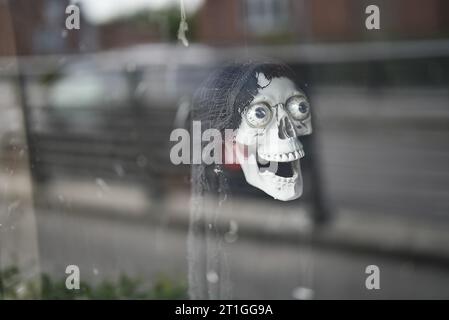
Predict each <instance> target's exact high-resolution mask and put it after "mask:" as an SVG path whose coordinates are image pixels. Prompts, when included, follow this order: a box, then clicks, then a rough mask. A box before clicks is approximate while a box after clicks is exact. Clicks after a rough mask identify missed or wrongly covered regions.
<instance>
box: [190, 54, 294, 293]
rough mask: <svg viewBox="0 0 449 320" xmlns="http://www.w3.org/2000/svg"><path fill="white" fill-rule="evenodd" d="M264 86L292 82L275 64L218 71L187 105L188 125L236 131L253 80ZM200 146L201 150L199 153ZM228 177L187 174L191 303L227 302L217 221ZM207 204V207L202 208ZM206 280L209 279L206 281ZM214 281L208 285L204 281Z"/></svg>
mask: <svg viewBox="0 0 449 320" xmlns="http://www.w3.org/2000/svg"><path fill="white" fill-rule="evenodd" d="M258 73H263V74H264V76H265V78H266V79H267V80H268V81H270V80H271V79H273V78H276V77H287V78H290V79H294V75H293V72H292V70H291V69H290V68H289V67H288V66H286V65H285V64H282V63H278V62H272V61H270V62H257V61H247V62H236V63H232V64H229V65H226V66H224V67H221V68H218V69H217V70H215V71H214V72H212V73H211V75H210V76H209V77H208V78H207V79H206V81H204V83H203V84H202V85H201V87H200V88H199V89H198V90H197V91H196V93H195V95H194V99H193V104H192V110H191V120H192V121H201V130H202V131H204V130H207V129H212V128H213V129H217V130H219V131H220V132H221V134H222V137H224V131H225V130H226V129H232V130H235V129H237V128H238V127H239V126H240V122H241V119H242V112H243V111H244V109H245V107H247V106H248V105H249V104H250V103H251V102H252V100H253V99H254V97H255V96H256V95H257V92H258V90H259V89H261V86H260V85H259V83H258V79H257V74H258ZM202 148H203V146H201V150H202ZM228 179H229V177H228V175H227V173H226V170H224V168H223V165H222V164H212V165H206V164H204V163H201V164H193V165H192V170H191V185H192V197H191V216H190V228H189V237H188V263H189V294H190V297H191V298H192V299H208V298H211V299H229V298H231V293H232V292H231V287H230V281H229V268H228V267H227V261H226V254H225V252H224V250H223V249H222V242H223V230H220V228H219V226H218V224H217V221H218V218H220V219H221V220H222V221H223V220H224V221H226V217H221V216H220V208H221V205H222V204H223V203H224V202H225V201H226V200H228V199H229V196H230V188H229V183H228ZM206 199H212V201H211V202H212V203H213V204H214V205H212V206H209V207H208V206H206ZM208 275H209V277H208ZM211 277H212V278H214V279H215V278H216V279H215V280H217V281H210V278H211Z"/></svg>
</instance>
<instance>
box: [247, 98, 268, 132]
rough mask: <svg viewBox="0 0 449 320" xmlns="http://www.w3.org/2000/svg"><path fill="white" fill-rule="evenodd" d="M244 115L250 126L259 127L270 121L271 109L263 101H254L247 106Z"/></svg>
mask: <svg viewBox="0 0 449 320" xmlns="http://www.w3.org/2000/svg"><path fill="white" fill-rule="evenodd" d="M245 117H246V121H247V122H248V124H249V125H250V126H252V127H256V128H261V127H264V126H266V125H267V124H268V123H269V122H270V120H271V110H270V107H269V106H268V105H267V104H265V103H256V104H253V105H252V106H250V107H248V109H247V110H246V112H245Z"/></svg>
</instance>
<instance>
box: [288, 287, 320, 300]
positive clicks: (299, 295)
mask: <svg viewBox="0 0 449 320" xmlns="http://www.w3.org/2000/svg"><path fill="white" fill-rule="evenodd" d="M314 294H315V292H314V291H313V290H312V289H309V288H306V287H296V288H295V289H293V292H292V296H293V298H294V299H297V300H312V299H313V296H314Z"/></svg>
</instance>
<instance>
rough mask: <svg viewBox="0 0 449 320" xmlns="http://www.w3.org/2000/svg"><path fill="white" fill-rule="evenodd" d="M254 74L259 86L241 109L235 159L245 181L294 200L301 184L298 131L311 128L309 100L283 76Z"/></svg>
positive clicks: (279, 196)
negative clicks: (251, 98)
mask: <svg viewBox="0 0 449 320" xmlns="http://www.w3.org/2000/svg"><path fill="white" fill-rule="evenodd" d="M254 77H255V78H256V80H257V85H258V88H259V89H258V92H257V94H256V95H255V96H254V99H253V100H252V101H251V103H250V104H249V105H248V106H246V107H245V109H244V111H243V112H242V118H243V119H242V121H241V123H240V126H239V128H238V130H237V136H236V141H237V144H238V148H237V159H238V161H239V163H240V165H241V167H242V169H243V172H244V174H245V178H246V181H247V182H248V183H249V184H251V185H253V186H254V187H256V188H259V189H261V190H262V191H264V192H266V193H267V194H269V195H271V196H272V197H274V198H275V199H279V200H282V201H288V200H293V199H296V198H298V197H300V196H301V194H302V189H303V186H302V176H301V167H300V159H301V158H302V157H303V156H304V150H303V147H302V144H301V142H300V141H299V136H302V135H306V134H310V133H311V116H310V107H309V103H308V101H307V98H306V97H305V95H304V93H303V92H302V91H300V90H298V89H297V88H296V86H295V84H294V83H293V81H292V80H291V79H289V78H287V77H283V76H281V77H273V78H271V79H270V80H268V79H267V77H266V75H265V74H264V73H262V72H260V73H256V74H254Z"/></svg>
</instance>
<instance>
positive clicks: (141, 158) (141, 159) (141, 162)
mask: <svg viewBox="0 0 449 320" xmlns="http://www.w3.org/2000/svg"><path fill="white" fill-rule="evenodd" d="M147 164H148V160H147V157H145V156H144V155H140V156H138V157H137V165H138V166H139V167H141V168H143V167H146V166H147Z"/></svg>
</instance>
